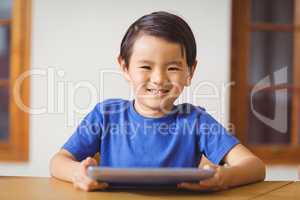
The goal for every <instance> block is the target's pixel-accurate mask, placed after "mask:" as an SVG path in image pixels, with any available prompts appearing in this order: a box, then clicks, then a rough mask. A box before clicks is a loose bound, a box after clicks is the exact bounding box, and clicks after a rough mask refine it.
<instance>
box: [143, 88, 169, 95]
mask: <svg viewBox="0 0 300 200" xmlns="http://www.w3.org/2000/svg"><path fill="white" fill-rule="evenodd" d="M147 90H148V91H150V92H151V93H153V94H163V93H166V92H168V90H156V89H147Z"/></svg>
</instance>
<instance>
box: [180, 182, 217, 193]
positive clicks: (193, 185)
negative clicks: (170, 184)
mask: <svg viewBox="0 0 300 200" xmlns="http://www.w3.org/2000/svg"><path fill="white" fill-rule="evenodd" d="M177 187H178V188H180V189H188V190H193V191H208V190H211V189H212V188H211V187H208V186H202V185H199V184H198V183H180V184H178V186H177Z"/></svg>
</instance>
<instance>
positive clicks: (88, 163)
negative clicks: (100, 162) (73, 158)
mask: <svg viewBox="0 0 300 200" xmlns="http://www.w3.org/2000/svg"><path fill="white" fill-rule="evenodd" d="M96 165H97V161H96V160H95V159H93V158H91V157H87V158H86V159H85V160H83V161H82V162H81V172H82V173H83V174H86V170H87V168H88V167H89V166H96Z"/></svg>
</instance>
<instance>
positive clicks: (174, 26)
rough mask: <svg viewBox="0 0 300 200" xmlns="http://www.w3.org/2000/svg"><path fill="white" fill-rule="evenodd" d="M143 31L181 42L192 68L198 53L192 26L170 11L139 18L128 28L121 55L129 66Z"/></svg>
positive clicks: (188, 63)
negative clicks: (134, 46)
mask: <svg viewBox="0 0 300 200" xmlns="http://www.w3.org/2000/svg"><path fill="white" fill-rule="evenodd" d="M141 33H144V34H147V35H151V36H157V37H161V38H163V39H165V40H167V41H169V42H174V43H178V44H180V45H181V48H182V53H184V52H185V55H186V60H187V65H188V67H189V69H190V70H192V65H193V64H194V63H195V61H196V54H197V48H196V41H195V37H194V34H193V32H192V30H191V28H190V27H189V25H188V24H187V23H186V22H185V21H184V20H183V19H182V18H180V17H179V16H177V15H174V14H171V13H168V12H164V11H159V12H153V13H151V14H148V15H144V16H142V17H141V18H139V19H137V20H136V21H135V22H134V23H133V24H132V25H131V26H130V27H129V28H128V30H127V32H126V34H125V35H124V37H123V39H122V42H121V47H120V57H121V58H122V59H124V60H125V64H126V66H127V67H128V66H129V61H130V57H131V54H132V48H133V45H134V42H135V41H136V39H137V38H138V36H139V34H141Z"/></svg>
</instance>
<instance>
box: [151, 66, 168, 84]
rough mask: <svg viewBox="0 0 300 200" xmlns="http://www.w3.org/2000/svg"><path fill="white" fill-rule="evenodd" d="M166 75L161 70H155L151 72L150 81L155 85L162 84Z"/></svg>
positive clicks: (165, 80) (165, 79)
mask: <svg viewBox="0 0 300 200" xmlns="http://www.w3.org/2000/svg"><path fill="white" fill-rule="evenodd" d="M167 79H168V78H167V75H166V73H165V72H164V71H163V70H160V69H159V70H155V71H153V72H152V74H151V82H152V83H153V84H156V85H163V84H164V83H165V82H167Z"/></svg>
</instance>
